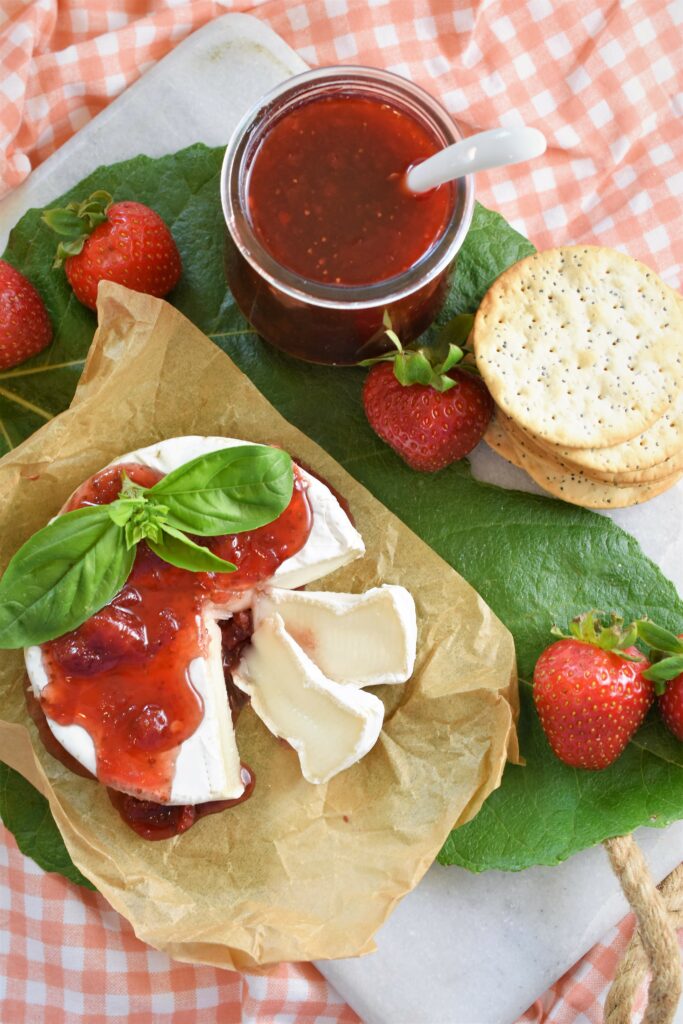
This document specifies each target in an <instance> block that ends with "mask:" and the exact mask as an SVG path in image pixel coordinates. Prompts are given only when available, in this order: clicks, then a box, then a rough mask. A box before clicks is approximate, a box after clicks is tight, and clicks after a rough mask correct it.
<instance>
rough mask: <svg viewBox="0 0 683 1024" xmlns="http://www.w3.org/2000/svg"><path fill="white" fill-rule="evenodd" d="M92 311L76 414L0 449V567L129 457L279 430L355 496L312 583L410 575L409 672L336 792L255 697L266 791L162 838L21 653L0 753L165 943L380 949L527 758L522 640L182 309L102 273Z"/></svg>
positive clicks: (260, 957) (249, 729)
mask: <svg viewBox="0 0 683 1024" xmlns="http://www.w3.org/2000/svg"><path fill="white" fill-rule="evenodd" d="M98 315H99V328H98V331H97V334H96V336H95V339H94V341H93V345H92V348H91V350H90V354H89V357H88V360H87V364H86V367H85V371H84V374H83V379H82V382H81V384H80V386H79V388H78V392H77V394H76V397H75V398H74V402H73V404H72V406H71V408H70V409H69V410H68V411H66V412H65V413H63V414H62V415H60V416H58V417H57V418H56V419H54V420H52V421H51V422H49V423H48V424H46V425H45V426H44V427H43V428H42V429H41V430H39V431H38V432H37V433H36V434H34V435H33V436H32V437H31V438H29V439H28V440H27V441H26V442H25V443H24V444H22V445H21V446H20V447H19V448H17V449H16V450H15V451H13V452H11V453H10V454H8V455H7V456H6V457H5V458H4V459H2V460H1V461H0V566H1V567H2V568H3V569H4V566H5V565H6V563H7V561H8V559H9V558H10V557H11V555H12V554H13V553H14V551H15V550H16V549H17V548H18V547H19V545H20V544H21V543H23V541H24V540H25V539H26V538H27V537H28V536H29V535H30V534H31V533H33V532H34V531H35V530H36V529H38V528H39V527H41V526H43V525H44V524H45V523H46V522H47V520H48V519H49V518H50V516H52V515H54V514H55V513H56V512H57V510H58V509H59V507H60V506H61V505H62V503H63V501H64V500H65V498H66V497H67V496H68V495H69V493H70V492H71V491H72V490H73V489H74V488H75V487H76V486H77V485H78V484H80V483H81V482H82V481H83V480H84V479H85V478H86V477H88V476H89V475H90V474H91V473H93V472H95V471H96V470H98V469H100V468H101V467H102V466H104V465H105V464H106V463H108V462H109V461H110V460H111V459H113V458H115V457H116V456H117V455H120V454H123V453H124V452H126V451H130V450H131V449H134V448H137V447H139V446H141V445H146V444H151V443H152V442H154V441H156V440H159V439H162V438H167V437H173V436H176V435H180V434H193V433H197V434H225V435H226V436H232V437H240V438H247V439H249V440H252V441H260V442H274V443H277V444H279V445H282V446H284V448H286V449H287V450H288V451H289V452H290V453H291V454H292V455H294V456H296V457H298V458H300V459H302V460H303V461H304V462H305V463H307V464H308V465H309V466H311V467H312V468H313V469H315V470H316V471H317V472H319V473H321V474H322V475H323V476H324V477H326V478H327V479H328V480H329V481H330V483H332V484H333V485H334V486H335V487H336V488H338V490H339V491H340V492H341V493H342V494H344V495H345V496H346V497H347V499H348V500H349V502H350V505H351V509H352V511H353V514H354V516H355V518H356V523H357V526H358V529H359V530H360V532H361V534H362V535H363V537H364V539H365V543H366V545H367V555H366V556H365V557H364V558H363V559H362V560H359V561H358V562H355V563H353V564H352V565H350V566H347V567H345V568H344V569H342V570H340V571H338V572H336V573H334V574H333V575H331V576H328V577H326V578H325V579H324V580H323V581H321V583H320V584H317V583H316V584H315V586H316V587H322V588H326V589H329V590H345V591H355V592H360V591H363V590H366V589H368V588H369V587H372V586H375V585H377V584H379V583H381V582H387V583H402V584H404V585H405V586H406V587H408V588H409V589H410V590H411V592H412V593H413V595H414V597H415V600H416V603H417V610H418V619H419V640H418V657H417V665H416V670H415V674H414V676H413V678H412V680H411V681H410V682H409V683H408V684H406V686H405V687H384V688H378V689H377V691H376V692H378V693H379V694H380V695H381V696H382V697H383V698H384V699H385V701H386V702H387V719H386V722H385V726H384V730H383V732H382V734H381V737H380V740H379V742H378V743H377V745H376V747H375V748H374V749H373V750H372V751H371V752H370V753H369V754H368V755H367V756H366V757H365V758H364V759H363V760H362V761H361V762H360V763H359V764H357V765H355V766H354V767H353V768H351V769H349V770H348V771H346V772H344V773H342V774H341V775H339V776H337V777H336V778H335V779H333V780H332V781H331V782H329V783H328V784H327V785H324V786H313V785H310V784H309V783H307V782H305V781H304V779H303V778H302V776H301V772H300V769H299V764H298V760H297V758H296V756H295V755H294V754H293V752H292V751H291V750H288V749H286V748H285V747H283V746H282V745H281V744H279V743H278V742H277V741H276V740H275V739H274V738H273V737H272V736H271V735H270V733H269V732H268V731H267V730H266V729H265V727H264V726H263V725H262V724H261V723H260V722H259V720H258V719H257V718H256V716H255V715H254V713H253V712H252V711H251V709H250V708H248V707H247V708H246V709H245V710H244V711H243V713H242V714H241V715H240V718H239V722H238V726H237V742H238V746H239V750H240V755H241V757H242V759H243V760H244V761H246V762H247V763H248V764H249V765H250V766H251V767H252V768H253V769H254V770H255V773H256V789H255V792H254V795H253V796H252V797H251V799H250V800H248V801H246V803H244V804H242V805H240V806H238V807H237V808H235V809H232V810H229V811H226V812H224V813H221V814H216V815H213V816H210V817H207V818H205V819H202V820H201V821H199V822H198V823H197V824H196V825H195V826H194V827H193V828H192V829H191V830H190V831H189V832H187V833H186V834H185V835H183V836H180V837H177V838H176V839H173V840H168V841H165V842H146V841H144V840H142V839H139V838H138V837H137V836H136V835H135V834H134V833H133V832H132V831H130V830H129V829H128V828H127V827H126V826H125V825H124V824H123V823H122V822H121V820H120V819H119V817H118V815H117V813H116V812H115V811H114V809H113V808H112V806H111V804H110V802H109V799H108V797H107V794H106V791H105V789H104V787H103V786H100V785H99V784H98V783H96V782H92V781H89V780H86V779H82V778H79V777H77V776H76V775H73V774H72V773H70V772H69V771H68V770H67V769H66V768H64V767H63V766H62V765H61V764H60V762H58V761H56V760H55V759H53V758H52V757H51V756H50V755H49V754H47V753H46V751H45V750H44V748H43V747H42V744H41V742H40V740H39V738H38V734H37V731H36V729H35V727H34V725H33V723H32V722H31V720H30V719H29V717H28V715H27V712H26V710H25V705H24V693H23V691H24V688H25V687H26V685H27V682H26V676H25V672H24V667H23V659H22V655H21V652H19V651H11V652H7V651H2V652H0V713H1V715H2V720H0V758H1V759H2V760H3V761H5V762H6V763H7V764H9V765H10V766H12V767H13V768H16V769H17V770H18V771H20V772H21V773H22V774H23V775H25V776H26V778H27V779H29V780H30V781H31V782H32V783H33V785H34V786H36V787H37V788H38V789H39V790H40V791H41V792H42V793H44V794H45V796H46V797H47V798H48V800H49V802H50V807H51V809H52V813H53V815H54V817H55V819H56V821H57V824H58V826H59V829H60V831H61V833H62V835H63V836H64V840H65V842H66V845H67V847H68V850H69V853H70V854H71V856H72V858H73V860H74V862H75V863H76V864H77V866H78V867H79V868H80V870H81V871H82V872H83V874H84V875H86V876H87V877H88V878H89V879H90V880H91V881H92V882H93V883H94V885H96V886H97V888H98V889H99V890H100V892H101V893H103V894H104V896H105V897H106V898H107V899H108V900H109V902H110V903H111V904H112V906H113V907H115V908H116V910H118V911H119V912H120V913H121V914H123V915H124V917H126V918H127V919H128V920H129V921H130V922H131V924H132V925H133V928H134V929H135V932H136V934H137V935H138V937H139V938H141V939H143V940H144V941H145V942H148V943H150V944H151V945H152V946H155V947H157V948H158V949H163V950H165V951H166V952H167V953H169V954H170V955H171V956H174V957H176V958H178V959H180V960H186V961H190V962H200V963H207V964H214V965H217V966H220V967H235V968H247V967H253V966H255V965H257V964H265V963H272V962H275V961H280V960H313V959H325V958H334V957H346V956H354V955H359V954H362V953H367V952H369V951H371V950H372V949H374V943H373V939H372V937H373V934H374V933H375V931H376V930H377V929H378V928H379V926H380V925H381V924H382V922H383V921H384V920H385V919H386V917H387V916H388V914H389V913H390V912H391V910H392V909H393V907H394V906H395V905H396V904H397V902H398V900H400V899H401V897H402V896H404V895H405V894H406V893H407V892H409V891H410V890H411V889H412V888H413V887H414V886H415V885H416V884H417V883H418V882H419V880H420V878H421V877H422V875H423V874H424V872H425V871H426V870H427V868H428V867H429V866H430V865H431V863H432V862H433V860H434V858H435V856H436V854H437V852H438V850H439V848H440V847H441V845H442V843H443V841H444V839H445V838H446V836H447V834H448V832H449V830H450V829H451V827H452V826H454V825H458V824H461V823H463V822H465V821H467V820H468V819H469V818H471V817H472V816H473V815H474V814H476V812H477V810H478V809H479V807H480V806H481V804H482V802H483V801H484V799H485V798H486V796H487V795H488V794H489V793H490V792H491V790H492V789H494V788H495V787H496V786H497V785H498V784H499V782H500V777H501V773H502V770H503V767H504V765H505V760H506V756H507V755H508V754H509V755H510V756H512V757H515V756H516V754H517V746H516V735H515V725H514V723H515V718H516V709H517V683H516V674H515V654H514V645H513V641H512V637H511V636H510V634H509V633H508V631H507V630H506V629H505V628H504V627H503V626H502V625H501V623H500V622H499V621H498V619H497V618H496V617H495V616H494V615H493V613H492V612H491V610H490V609H489V608H488V606H487V605H486V604H485V603H484V602H483V601H482V599H481V598H480V597H479V596H478V594H477V593H476V592H475V591H474V590H473V589H472V588H471V587H470V586H469V585H468V584H467V583H466V582H465V581H464V580H463V579H461V577H460V576H458V575H457V573H455V572H454V571H453V570H452V569H451V568H450V567H449V566H448V565H447V564H446V563H445V562H444V561H443V560H442V559H441V558H439V556H438V555H436V554H435V553H434V552H433V551H432V550H431V549H430V548H429V547H427V546H426V545H425V544H424V543H423V542H422V541H421V540H419V538H418V537H416V536H415V535H414V534H413V533H411V531H410V530H408V529H407V528H406V527H405V526H404V525H403V524H402V523H401V522H400V521H399V519H398V518H396V516H394V515H392V514H391V513H390V512H389V511H387V509H386V508H384V506H383V505H381V504H380V503H379V502H378V501H377V500H376V499H375V498H373V497H372V495H371V494H370V493H369V492H368V491H367V490H365V489H364V488H363V487H361V486H360V485H359V484H358V483H357V482H356V481H355V480H353V478H352V477H350V476H349V475H348V474H347V473H346V472H345V471H344V470H343V469H342V468H341V467H340V466H339V465H338V464H337V463H336V462H335V461H334V460H333V459H332V458H330V456H328V455H327V454H326V453H325V452H324V451H323V450H322V449H321V448H319V447H318V446H317V445H315V444H314V443H312V442H311V441H310V440H309V439H308V438H307V437H305V436H304V435H303V434H302V433H301V432H300V431H298V430H297V429H295V428H294V427H293V426H291V425H290V424H288V423H287V422H286V421H285V420H284V419H283V418H282V417H281V416H280V414H279V413H278V412H276V410H275V409H274V408H273V407H272V406H271V405H270V404H269V403H268V402H267V400H266V399H265V398H264V397H263V396H262V395H261V394H260V392H259V391H258V390H257V389H256V388H255V387H254V386H253V384H251V382H250V381H249V380H248V379H247V377H246V376H244V375H243V374H242V373H241V372H240V371H239V370H238V369H237V367H236V366H235V365H234V364H233V363H232V361H231V360H230V359H229V358H228V357H227V356H226V355H225V354H224V353H222V352H221V351H220V350H219V349H218V348H217V347H216V346H215V345H214V344H213V343H212V342H211V341H210V340H209V339H208V338H206V337H205V336H204V335H203V334H202V333H201V332H200V331H198V330H197V329H196V328H195V327H194V326H193V325H192V324H191V323H189V321H187V320H186V319H185V318H184V317H183V316H181V315H180V314H179V313H178V312H177V311H176V310H175V309H174V308H173V307H172V306H170V305H168V304H167V303H165V302H163V301H161V300H158V299H153V298H151V297H149V296H146V295H140V294H138V293H136V292H132V291H129V290H128V289H126V288H123V287H120V286H118V285H113V284H107V285H103V286H102V287H101V288H100V293H99V304H98ZM302 372H304V373H305V367H303V366H302ZM311 400H312V401H315V396H314V395H311ZM406 500H407V501H408V500H409V495H406Z"/></svg>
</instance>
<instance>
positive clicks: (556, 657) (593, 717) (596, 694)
mask: <svg viewBox="0 0 683 1024" xmlns="http://www.w3.org/2000/svg"><path fill="white" fill-rule="evenodd" d="M553 632H555V633H557V631H556V630H553ZM570 633H571V635H570V636H565V637H563V639H561V640H558V641H557V642H556V643H554V644H551V645H550V647H547V648H546V650H545V651H544V652H543V653H542V654H541V656H540V658H539V659H538V661H537V662H536V667H535V669H534V690H533V694H534V702H535V704H536V710H537V711H538V715H539V718H540V720H541V725H542V726H543V729H544V731H545V734H546V736H547V737H548V741H549V743H550V746H551V747H552V749H553V751H554V752H555V754H556V755H557V756H558V757H559V758H560V760H561V761H564V762H565V764H568V765H571V766H572V767H574V768H590V769H593V770H597V769H600V768H606V767H607V766H608V765H610V764H612V762H613V761H616V759H617V758H618V757H619V755H620V754H621V753H622V752H623V750H624V749H625V747H626V744H627V743H628V741H629V740H630V738H631V737H632V736H633V734H634V733H635V731H636V729H638V727H639V726H640V725H641V724H642V722H643V719H644V718H645V715H646V714H647V712H648V709H649V707H650V705H651V703H652V700H653V697H654V687H653V684H652V682H650V681H649V680H648V679H647V678H646V677H645V672H646V670H647V669H648V668H649V667H650V662H649V661H648V660H647V659H646V658H645V657H644V655H643V654H641V652H640V651H639V650H638V648H637V647H635V646H634V642H635V640H636V638H637V636H638V626H637V624H635V623H634V624H633V625H632V626H630V627H629V628H628V629H626V630H623V629H622V621H621V620H620V619H617V618H616V616H613V617H612V622H611V625H610V626H609V627H604V626H603V625H602V623H601V621H600V619H599V613H597V612H587V613H586V614H585V615H581V616H579V617H578V618H577V619H574V621H573V622H572V624H571V626H570ZM560 635H561V634H560Z"/></svg>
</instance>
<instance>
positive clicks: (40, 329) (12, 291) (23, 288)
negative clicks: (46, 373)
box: [0, 260, 52, 370]
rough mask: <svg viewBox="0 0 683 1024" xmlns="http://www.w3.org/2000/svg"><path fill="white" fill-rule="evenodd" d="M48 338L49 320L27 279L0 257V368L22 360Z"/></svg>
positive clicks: (50, 330)
mask: <svg viewBox="0 0 683 1024" xmlns="http://www.w3.org/2000/svg"><path fill="white" fill-rule="evenodd" d="M51 341H52V324H51V323H50V318H49V316H48V315H47V310H46V309H45V305H44V303H43V300H42V299H41V297H40V295H39V294H38V292H37V291H36V290H35V288H34V287H33V285H32V284H31V282H30V281H29V280H28V279H27V278H25V277H24V275H23V274H20V273H19V271H18V270H15V269H14V267H12V266H10V264H9V263H6V262H5V260H0V370H7V369H9V368H10V367H11V366H17V365H18V363H23V362H24V360H25V359H29V358H30V357H31V356H35V355H37V354H38V352H42V351H43V349H44V348H47V346H48V345H49V344H50V342H51Z"/></svg>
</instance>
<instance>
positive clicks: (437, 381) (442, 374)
mask: <svg viewBox="0 0 683 1024" xmlns="http://www.w3.org/2000/svg"><path fill="white" fill-rule="evenodd" d="M473 319H474V318H473V317H472V316H470V315H469V314H461V315H460V316H456V317H454V318H453V320H451V321H449V323H448V324H446V326H445V327H444V328H443V329H442V331H441V333H440V334H439V337H438V338H437V342H436V344H435V345H433V346H421V347H420V348H404V347H403V345H402V344H401V339H400V338H399V336H398V334H397V333H396V331H395V330H394V329H393V327H392V323H391V317H390V315H389V312H388V310H385V311H384V316H383V317H382V323H383V324H384V334H385V335H386V337H387V338H388V339H389V341H391V343H392V344H393V345H394V347H395V349H396V351H395V352H387V353H385V354H384V355H381V356H376V357H375V358H374V359H364V360H363V361H362V362H361V363H359V366H375V365H376V364H377V363H393V366H394V376H395V377H396V380H397V381H398V382H399V384H402V385H403V387H410V386H411V385H412V384H422V385H424V386H425V387H431V388H434V390H435V391H440V392H443V391H449V390H450V389H451V388H453V387H455V386H456V385H457V383H458V382H457V380H456V379H455V378H454V377H451V376H449V370H452V369H453V367H455V366H457V365H458V364H459V363H461V362H462V360H463V359H464V358H465V355H466V353H467V350H466V349H465V348H464V347H463V346H462V345H461V344H459V343H458V342H464V341H465V340H466V338H467V336H468V334H469V332H470V329H471V327H472V321H473Z"/></svg>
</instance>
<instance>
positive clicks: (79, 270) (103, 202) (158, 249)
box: [42, 192, 182, 309]
mask: <svg viewBox="0 0 683 1024" xmlns="http://www.w3.org/2000/svg"><path fill="white" fill-rule="evenodd" d="M42 219H43V221H44V222H45V223H46V224H47V225H48V226H49V227H51V228H52V229H53V231H55V232H57V234H59V235H62V236H63V237H65V238H66V239H67V241H65V242H60V243H59V246H58V247H57V256H56V258H55V262H54V264H53V266H56V267H58V266H61V265H62V263H64V264H65V270H66V276H67V278H68V281H69V284H70V285H71V287H72V288H73V290H74V294H75V295H76V298H77V299H78V300H79V302H82V303H83V305H84V306H89V307H90V309H95V308H96V306H97V286H98V284H99V283H100V281H116V282H117V283H118V284H123V285H126V286H127V287H128V288H133V289H135V291H138V292H146V293H147V294H148V295H156V296H158V297H161V296H162V295H166V294H167V293H168V292H170V291H171V289H172V288H174V287H175V286H176V284H177V283H178V279H179V277H180V273H181V270H182V265H181V262H180V253H179V252H178V247H177V246H176V244H175V242H174V240H173V236H172V234H171V232H170V231H169V230H168V228H167V227H166V224H165V223H164V221H163V220H162V219H161V217H160V216H159V214H158V213H155V211H154V210H151V209H150V208H149V206H144V205H143V204H142V203H134V202H129V201H124V202H120V203H114V202H112V197H111V196H110V195H109V193H108V192H94V193H93V194H92V195H91V196H90V197H89V198H88V199H86V200H84V201H83V202H82V203H76V202H73V203H69V204H68V206H66V207H65V208H63V209H59V208H54V209H52V210H46V211H45V213H44V214H43V218H42Z"/></svg>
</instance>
